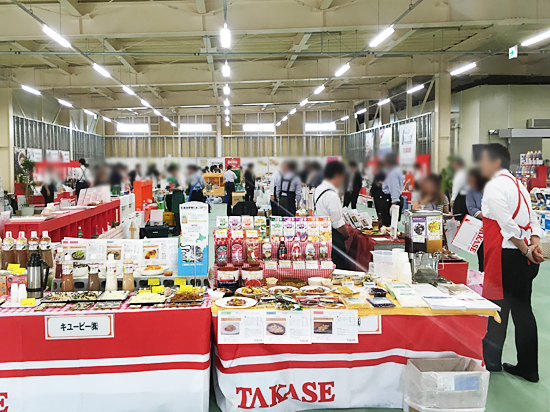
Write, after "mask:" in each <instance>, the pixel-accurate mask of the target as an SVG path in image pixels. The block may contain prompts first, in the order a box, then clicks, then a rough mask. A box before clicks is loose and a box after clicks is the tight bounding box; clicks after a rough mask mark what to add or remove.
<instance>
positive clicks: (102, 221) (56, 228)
mask: <svg viewBox="0 0 550 412" xmlns="http://www.w3.org/2000/svg"><path fill="white" fill-rule="evenodd" d="M117 210H118V214H119V218H120V200H118V199H115V200H112V201H110V202H107V203H103V204H101V205H99V206H95V207H94V208H92V209H84V210H73V211H70V212H68V213H66V214H63V215H59V216H57V217H55V218H53V219H50V220H46V221H44V222H37V223H22V222H17V221H16V220H12V221H10V222H9V223H7V224H6V225H5V226H4V230H11V232H12V235H13V236H14V237H17V234H18V233H19V231H21V230H23V231H25V234H26V235H27V238H28V237H29V236H30V233H31V231H32V230H36V231H37V232H38V235H39V236H40V235H41V234H42V231H44V230H47V231H48V234H49V235H50V237H51V238H52V241H53V242H61V240H62V239H63V238H65V237H76V235H77V232H78V227H79V226H80V227H82V231H83V233H84V238H86V239H89V238H91V237H92V234H95V233H94V232H95V230H96V227H97V229H98V231H99V233H98V234H99V235H101V233H102V232H103V231H104V230H107V229H108V228H107V224H111V223H112V222H113V220H116V216H117V213H116V211H117ZM3 235H4V234H2V236H3Z"/></svg>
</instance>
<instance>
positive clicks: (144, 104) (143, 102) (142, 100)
mask: <svg viewBox="0 0 550 412" xmlns="http://www.w3.org/2000/svg"><path fill="white" fill-rule="evenodd" d="M140 102H141V104H142V105H143V106H145V107H151V105H150V104H149V102H148V101H147V100H145V99H141V100H140Z"/></svg>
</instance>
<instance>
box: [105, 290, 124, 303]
mask: <svg viewBox="0 0 550 412" xmlns="http://www.w3.org/2000/svg"><path fill="white" fill-rule="evenodd" d="M129 294H130V292H128V291H127V290H106V291H105V292H103V293H102V294H101V296H99V298H98V300H101V301H105V300H113V301H115V300H116V301H123V300H126V298H127V297H128V295H129Z"/></svg>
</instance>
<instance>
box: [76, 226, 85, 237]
mask: <svg viewBox="0 0 550 412" xmlns="http://www.w3.org/2000/svg"><path fill="white" fill-rule="evenodd" d="M76 237H77V238H79V239H82V238H83V237H84V232H83V231H82V227H81V226H78V231H77V232H76Z"/></svg>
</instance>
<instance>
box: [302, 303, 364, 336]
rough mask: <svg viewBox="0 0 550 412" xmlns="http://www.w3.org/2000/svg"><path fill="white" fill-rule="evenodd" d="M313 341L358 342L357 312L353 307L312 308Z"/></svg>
mask: <svg viewBox="0 0 550 412" xmlns="http://www.w3.org/2000/svg"><path fill="white" fill-rule="evenodd" d="M311 312H312V314H311V315H312V320H311V335H312V338H311V341H312V342H313V343H324V342H332V343H358V342H359V338H358V312H357V310H353V309H313V310H311Z"/></svg>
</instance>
